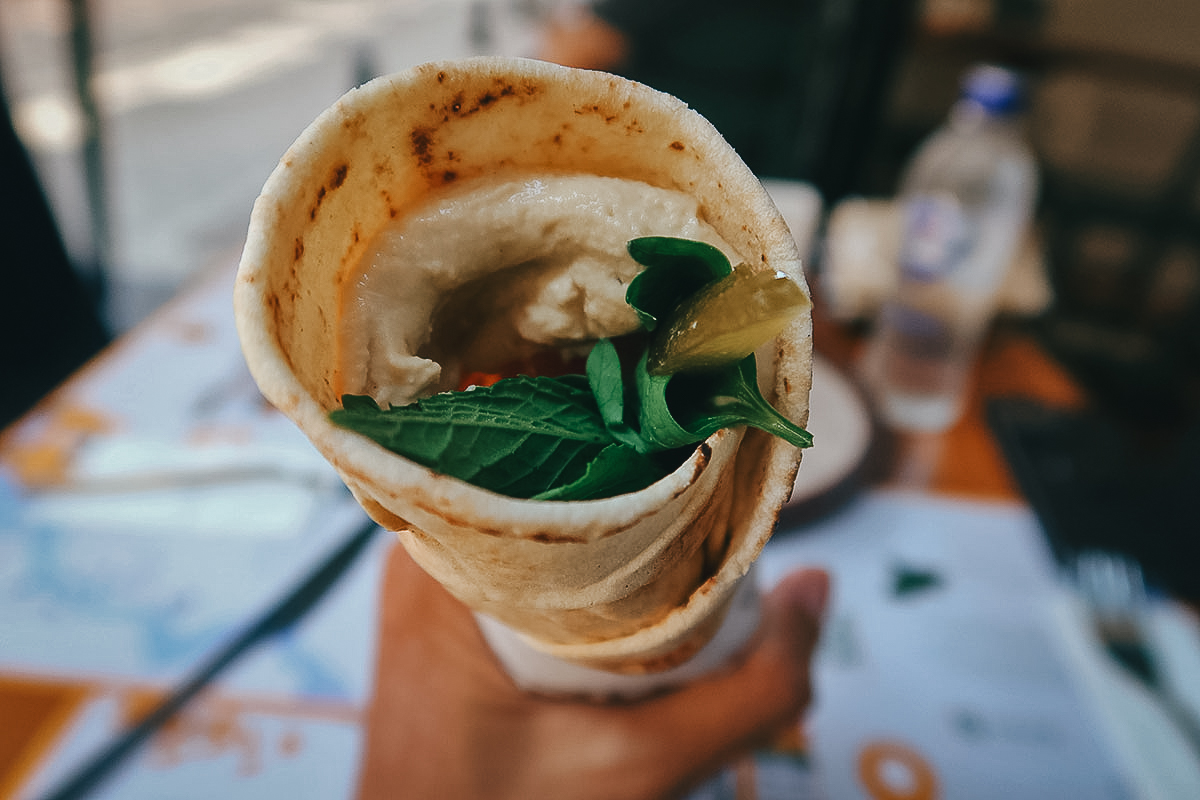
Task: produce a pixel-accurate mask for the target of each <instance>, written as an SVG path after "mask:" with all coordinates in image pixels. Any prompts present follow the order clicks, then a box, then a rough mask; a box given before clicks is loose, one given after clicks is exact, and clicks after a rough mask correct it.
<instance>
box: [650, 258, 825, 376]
mask: <svg viewBox="0 0 1200 800" xmlns="http://www.w3.org/2000/svg"><path fill="white" fill-rule="evenodd" d="M808 305H809V299H808V296H807V295H806V294H805V293H804V290H803V289H801V288H800V286H799V285H797V283H796V282H795V281H793V280H792V279H791V278H790V277H788V276H787V275H785V274H784V273H782V272H777V271H774V270H769V269H766V270H751V269H750V268H749V267H748V266H746V265H745V264H739V265H738V266H736V267H734V269H733V272H731V273H730V274H729V275H727V276H725V277H724V278H721V279H720V280H718V281H714V282H713V283H710V284H709V285H708V286H706V287H704V288H703V289H701V290H700V291H698V292H696V294H694V295H692V297H690V298H689V299H688V300H686V301H685V302H684V303H682V304H681V305H680V306H679V308H678V309H677V310H676V312H675V314H674V315H673V317H672V319H671V320H670V324H669V325H667V326H666V327H665V328H661V329H660V330H659V331H658V333H657V335H656V336H655V337H654V340H653V341H652V342H651V344H650V350H649V353H648V359H647V364H646V368H647V371H648V372H649V373H650V374H651V375H671V374H675V373H677V372H698V371H703V370H709V369H716V368H718V367H722V366H725V365H726V364H731V363H733V362H735V361H740V360H741V359H743V358H745V357H746V356H748V355H750V354H751V353H753V352H754V351H755V350H756V349H757V348H758V346H759V345H761V344H762V343H763V342H765V341H767V340H768V339H771V338H773V337H775V336H777V335H778V334H779V332H780V331H782V330H783V328H784V327H785V326H786V325H787V324H788V323H789V322H790V321H791V320H792V319H794V318H795V317H796V315H797V314H799V313H800V312H802V311H803V310H804V309H805V308H807V307H808Z"/></svg>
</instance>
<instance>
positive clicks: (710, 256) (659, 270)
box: [625, 236, 733, 331]
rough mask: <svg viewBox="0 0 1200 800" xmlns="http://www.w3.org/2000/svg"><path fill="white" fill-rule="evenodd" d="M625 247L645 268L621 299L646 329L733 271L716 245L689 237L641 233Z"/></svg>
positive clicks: (655, 324)
mask: <svg viewBox="0 0 1200 800" xmlns="http://www.w3.org/2000/svg"><path fill="white" fill-rule="evenodd" d="M625 249H626V250H628V251H629V255H630V256H632V257H633V260H634V261H636V262H638V263H639V264H641V265H642V266H645V267H647V268H648V269H644V270H642V271H641V272H639V273H638V274H637V275H636V276H635V277H634V279H633V280H632V281H630V282H629V288H627V289H626V290H625V302H626V303H628V304H629V305H630V306H632V307H633V310H634V311H636V312H637V315H638V319H639V320H641V322H642V327H644V328H645V329H646V330H648V331H652V330H654V329H655V328H657V327H658V323H659V322H660V321H661V320H664V319H666V317H667V316H668V315H669V314H671V313H672V312H673V311H674V310H675V309H676V308H677V307H678V306H679V304H680V303H682V302H683V301H684V300H686V299H687V298H688V297H690V296H691V295H693V294H695V293H696V292H698V291H700V290H701V289H703V288H704V287H705V286H707V285H708V284H710V283H712V282H713V281H715V280H719V279H721V278H724V277H725V276H726V275H728V274H730V273H731V272H732V271H733V267H732V266H730V264H729V259H728V258H726V257H725V254H724V253H722V252H721V251H720V250H719V249H717V248H716V247H713V246H712V245H711V244H706V243H705V242H696V241H692V240H691V239H677V238H674V237H671V236H643V237H641V238H640V239H633V240H631V241H630V242H629V243H628V244H626V245H625Z"/></svg>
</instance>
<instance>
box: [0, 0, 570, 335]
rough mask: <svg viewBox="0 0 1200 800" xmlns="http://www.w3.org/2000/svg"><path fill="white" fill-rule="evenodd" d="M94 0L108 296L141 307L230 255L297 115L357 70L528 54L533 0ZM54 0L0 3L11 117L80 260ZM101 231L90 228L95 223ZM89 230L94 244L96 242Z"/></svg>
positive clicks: (117, 316) (82, 212)
mask: <svg viewBox="0 0 1200 800" xmlns="http://www.w3.org/2000/svg"><path fill="white" fill-rule="evenodd" d="M90 5H91V7H92V8H93V9H95V11H94V18H93V20H92V31H93V37H94V39H95V51H96V54H95V73H94V78H93V87H94V91H95V95H96V99H97V104H98V106H99V109H100V122H101V129H100V134H101V141H102V144H103V152H104V158H103V162H102V168H103V174H104V176H105V185H106V197H107V217H108V220H109V226H108V232H107V233H108V235H107V245H106V247H107V251H108V252H107V254H105V257H104V260H105V261H106V262H107V263H108V265H109V266H108V270H107V272H108V276H107V277H108V312H109V317H110V321H111V322H112V324H113V325H114V327H116V328H117V329H125V328H127V327H129V326H130V325H131V324H133V323H135V322H136V321H138V320H139V319H141V318H142V317H144V316H145V315H146V314H147V313H148V312H149V311H151V310H153V308H154V307H155V306H156V305H158V304H159V303H160V302H161V301H163V300H164V299H166V298H167V297H169V296H170V295H171V294H173V293H174V292H175V291H176V290H177V289H178V287H180V286H181V285H183V284H185V283H186V282H187V280H189V279H190V278H191V277H192V276H194V275H195V274H196V273H197V272H199V271H201V270H204V269H206V268H208V267H210V266H212V265H213V264H215V263H217V262H219V261H220V260H222V259H224V260H227V261H228V260H232V259H233V258H234V257H235V256H236V253H237V251H238V249H239V247H240V245H241V242H242V238H243V237H244V235H245V229H246V223H247V220H248V218H249V214H250V208H251V206H252V204H253V202H254V198H255V197H256V196H257V194H258V191H259V189H260V188H261V186H262V184H263V181H264V180H265V179H266V177H267V175H268V174H269V173H270V171H271V169H272V168H273V167H274V166H275V163H276V162H277V160H278V158H279V156H280V155H282V153H283V152H284V150H285V149H286V148H287V146H288V145H289V144H290V143H291V142H292V141H293V139H295V137H296V136H297V135H298V134H299V133H300V131H301V130H302V129H303V128H304V126H305V125H307V124H308V122H310V121H311V120H312V119H313V118H314V117H315V116H316V115H317V114H318V113H320V111H321V110H322V109H324V108H325V107H326V106H328V105H329V104H330V103H332V102H333V101H334V100H336V99H337V97H338V96H340V95H341V94H342V93H343V92H345V91H346V90H347V89H349V88H351V87H352V86H354V85H355V84H356V83H357V82H359V81H360V80H361V79H362V78H364V77H366V76H369V75H371V74H380V73H384V72H391V71H394V70H397V69H402V68H404V67H407V66H410V65H413V64H417V63H421V62H423V61H429V60H434V59H439V58H451V57H459V56H464V55H470V54H472V53H482V52H486V53H502V54H513V55H528V54H530V53H532V52H533V49H534V47H535V43H536V26H535V25H534V24H532V20H533V19H534V18H535V15H536V13H537V12H538V11H539V10H544V9H545V8H547V7H548V6H550V5H551V3H549V2H545V0H541V1H540V2H539V0H524V1H522V0H173V2H171V3H162V2H159V0H107V2H104V3H92V4H90ZM67 6H68V3H67V2H66V0H21V2H11V3H10V2H5V3H3V4H0V33H2V34H3V55H4V73H5V81H6V84H7V87H8V90H9V93H10V102H11V103H12V108H13V114H14V118H15V119H16V121H17V124H18V127H19V128H20V131H21V133H22V136H23V137H24V138H25V140H26V142H27V144H28V145H29V147H30V149H31V151H32V152H33V154H34V157H35V160H36V161H37V164H38V167H39V169H40V170H41V172H42V175H43V178H44V180H45V182H46V185H47V191H48V193H49V194H50V196H51V199H52V201H53V203H54V206H55V208H56V211H57V212H58V214H59V217H60V223H61V226H62V228H63V232H64V236H65V238H66V239H67V242H68V246H69V247H70V249H71V251H72V253H73V254H75V255H76V256H77V257H78V258H79V259H80V260H83V261H87V260H92V259H94V255H95V252H94V251H95V249H96V247H95V245H94V242H95V239H94V237H93V236H92V230H91V225H90V216H89V214H88V209H87V201H86V196H87V195H86V192H85V189H84V186H85V183H84V178H83V159H82V157H81V154H80V144H81V142H82V141H83V136H84V118H83V116H82V114H81V113H80V110H79V105H78V103H77V100H76V96H75V94H74V90H73V89H72V84H71V77H70V75H71V73H70V60H69V58H70V51H69V19H68V16H67V13H66V8H67ZM101 241H103V240H101ZM102 246H103V245H102Z"/></svg>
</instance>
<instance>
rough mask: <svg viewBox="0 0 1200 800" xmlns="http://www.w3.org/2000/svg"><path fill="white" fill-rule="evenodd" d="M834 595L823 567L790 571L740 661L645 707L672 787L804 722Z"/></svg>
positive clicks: (639, 726)
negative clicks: (821, 636)
mask: <svg viewBox="0 0 1200 800" xmlns="http://www.w3.org/2000/svg"><path fill="white" fill-rule="evenodd" d="M829 593H830V580H829V575H828V574H827V573H826V572H824V571H823V570H817V569H806V570H801V571H798V572H795V573H792V574H790V575H788V576H787V577H785V578H784V579H783V580H782V581H780V583H779V585H777V586H776V587H775V588H774V589H773V590H772V591H771V592H770V593H769V594H768V595H766V596H765V597H764V598H763V601H762V603H763V608H762V611H763V617H762V623H761V625H760V633H759V638H758V640H757V642H756V644H755V645H754V647H753V649H752V650H751V651H750V652H749V653H748V654H747V655H746V657H745V659H744V660H743V661H742V663H741V664H740V665H739V666H737V667H736V668H735V669H734V670H732V671H730V672H728V673H725V674H722V675H719V676H715V677H712V678H709V679H705V680H701V681H697V682H695V683H693V684H692V685H690V686H687V687H684V688H683V689H681V690H679V691H677V692H674V693H672V694H670V695H667V696H664V697H662V698H659V699H657V700H653V701H650V702H648V703H645V704H642V705H641V706H640V707H638V710H637V717H638V718H637V721H636V730H637V731H638V734H637V736H638V738H639V739H640V740H641V741H642V743H643V747H644V748H645V749H644V752H645V753H646V757H647V758H648V759H649V760H651V761H654V762H657V766H656V769H657V770H658V772H659V773H660V774H661V775H663V776H664V778H665V779H668V780H670V781H673V782H674V783H673V784H672V785H671V786H670V787H669V788H670V790H671V791H679V790H680V789H682V788H684V787H687V786H690V785H691V784H692V783H695V782H698V781H699V780H700V779H702V778H703V777H705V776H707V775H709V774H711V773H712V772H713V771H715V770H716V769H718V768H720V767H721V766H722V765H724V764H726V763H728V762H729V761H730V760H732V759H733V758H734V757H736V756H737V755H739V754H741V753H743V752H746V751H748V750H750V749H752V748H753V747H754V746H755V745H756V744H759V743H761V742H763V741H765V740H767V739H768V738H769V737H771V736H773V735H775V734H776V733H778V732H779V730H780V729H781V727H782V726H783V725H785V724H791V723H796V722H798V721H799V717H800V714H801V712H802V711H803V710H804V708H806V707H807V706H808V703H809V701H810V699H811V695H812V688H811V683H810V671H809V667H810V662H811V659H812V654H813V651H814V649H815V648H816V644H817V640H818V637H819V632H820V625H821V618H822V616H823V614H824V611H825V606H826V604H827V602H828V598H829Z"/></svg>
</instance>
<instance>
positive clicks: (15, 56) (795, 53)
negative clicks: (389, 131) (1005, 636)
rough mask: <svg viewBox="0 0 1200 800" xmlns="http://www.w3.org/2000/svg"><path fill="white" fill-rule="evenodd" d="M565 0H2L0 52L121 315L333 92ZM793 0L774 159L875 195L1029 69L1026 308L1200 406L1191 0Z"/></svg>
mask: <svg viewBox="0 0 1200 800" xmlns="http://www.w3.org/2000/svg"><path fill="white" fill-rule="evenodd" d="M578 4H579V3H578V0H170V2H159V0H5V2H4V3H3V4H0V59H2V60H0V68H2V71H3V82H4V90H5V92H6V93H7V98H8V102H9V108H10V112H11V115H12V118H13V122H14V126H15V128H16V130H17V131H18V133H19V135H20V137H21V139H22V140H23V141H24V143H25V145H26V146H27V148H28V150H29V152H30V154H31V156H32V159H33V161H34V163H35V165H36V168H37V172H38V175H39V176H40V179H41V181H42V183H43V186H44V188H45V191H46V194H47V195H48V198H49V200H50V203H51V206H52V209H53V212H54V216H55V218H56V220H57V222H58V225H59V228H60V230H61V234H62V237H63V239H64V241H65V244H66V247H67V250H68V252H69V254H70V259H71V262H72V264H73V266H74V268H75V270H76V271H77V272H78V273H79V274H80V275H81V276H82V278H83V279H84V281H85V283H86V284H87V286H88V287H89V289H90V291H91V295H92V297H93V298H94V300H95V302H96V303H97V304H98V307H99V309H100V311H101V316H102V319H103V321H104V322H105V324H106V325H107V326H108V327H109V328H110V330H111V331H112V332H113V333H120V332H121V331H124V330H126V329H128V328H129V327H131V326H133V325H135V324H136V323H137V322H138V321H139V320H141V319H142V318H144V317H145V316H146V315H147V314H149V313H150V312H151V311H152V310H153V309H154V308H156V307H157V306H158V305H159V304H161V303H162V302H163V301H164V300H165V299H167V298H169V297H170V296H172V295H173V294H174V293H175V292H176V291H177V290H178V289H179V288H180V287H181V286H182V285H184V284H186V283H187V282H188V281H189V280H190V279H191V278H192V277H193V276H195V275H196V274H197V273H199V272H202V271H204V270H205V269H206V268H208V267H210V266H212V265H214V264H216V263H228V262H230V261H232V260H233V259H235V257H236V253H237V251H238V249H239V247H240V245H241V241H242V237H243V236H244V233H245V227H246V223H247V220H248V217H249V213H250V208H251V205H252V203H253V200H254V198H255V196H256V195H257V192H258V190H259V188H260V187H261V185H262V183H263V181H264V180H265V178H266V176H267V175H268V173H269V172H270V170H271V169H272V168H273V166H274V165H275V163H276V161H277V159H278V157H279V156H280V155H281V154H282V153H283V151H284V150H285V149H286V148H287V146H288V144H290V142H291V141H292V140H293V138H294V137H295V136H296V135H297V134H298V133H299V132H300V131H301V130H302V129H303V127H304V126H305V125H306V124H307V123H308V122H309V121H310V120H312V119H313V118H314V117H315V116H316V115H317V113H319V112H320V111H321V110H322V109H324V108H325V107H326V106H328V105H329V104H330V103H331V102H332V101H333V100H335V99H336V98H337V97H338V96H339V95H340V94H341V93H343V92H344V91H346V90H347V89H348V88H350V87H351V86H353V85H356V84H357V83H360V82H362V81H363V80H365V79H367V78H369V77H371V76H373V75H376V74H379V73H383V72H389V71H393V70H397V69H400V68H403V67H406V66H409V65H412V64H416V63H419V62H422V61H426V60H429V59H436V58H446V57H455V56H463V55H469V54H473V53H494V54H512V55H534V54H538V53H539V52H541V48H542V36H543V31H544V30H545V28H546V25H547V24H548V22H549V21H550V20H552V19H555V18H560V17H561V16H562V15H563V14H564V13H569V12H570V11H571V10H572V8H573V7H574V6H576V5H578ZM776 5H780V4H776ZM783 5H791V6H793V7H794V12H793V13H794V15H795V17H796V18H797V19H798V20H799V24H798V26H797V27H798V29H797V30H796V31H794V32H787V34H786V35H788V36H791V37H792V38H794V47H791V48H790V49H789V53H790V54H791V56H790V57H791V63H792V65H793V68H794V69H793V73H792V75H791V77H790V79H789V80H788V81H787V82H786V83H784V84H781V85H780V86H778V87H777V88H776V90H775V91H776V94H777V95H779V96H780V97H781V98H782V104H781V106H782V108H783V109H784V113H785V117H786V119H785V121H783V122H781V123H780V124H779V125H778V128H779V131H778V136H777V137H776V139H777V140H782V141H783V142H784V143H785V144H784V145H783V146H782V147H781V146H778V145H777V148H776V149H777V150H779V151H780V152H782V153H783V155H782V156H781V157H779V158H776V159H775V160H773V161H772V162H771V166H770V169H769V171H770V172H771V173H775V174H776V175H777V176H778V177H787V178H798V179H802V180H805V181H809V182H811V183H812V184H813V185H815V186H816V188H817V189H818V190H819V191H820V193H821V195H822V197H823V199H824V201H825V204H826V208H833V207H834V206H835V205H836V204H837V203H838V202H839V201H840V200H842V199H844V198H846V197H850V196H854V195H860V194H861V195H866V196H875V197H887V196H889V195H890V194H892V193H893V192H894V191H895V188H896V182H897V179H898V175H899V172H900V169H901V167H902V165H903V164H904V163H905V162H906V160H907V158H908V157H909V155H910V153H911V152H912V150H913V148H914V147H915V146H916V144H917V143H918V142H919V141H920V140H921V139H922V138H923V137H924V136H926V135H927V134H928V133H929V131H930V130H931V129H932V128H933V127H934V126H935V125H937V124H938V123H939V122H940V121H942V120H943V119H944V118H945V115H946V113H947V109H948V108H949V107H950V105H951V104H952V103H953V101H954V99H955V97H956V94H957V89H958V81H959V78H960V76H961V74H962V72H963V70H964V69H965V68H966V67H967V66H968V65H970V64H972V63H974V62H977V61H980V60H995V61H999V62H1001V63H1005V64H1007V65H1010V66H1013V67H1016V68H1018V69H1021V70H1023V71H1024V72H1025V73H1026V74H1027V75H1028V77H1029V78H1030V79H1031V81H1032V86H1033V95H1032V107H1031V115H1030V122H1031V128H1030V129H1031V135H1032V138H1033V142H1034V145H1035V147H1036V150H1037V155H1038V158H1039V162H1040V166H1041V168H1042V190H1041V196H1040V204H1039V209H1038V218H1039V232H1040V234H1041V240H1040V242H1041V248H1042V251H1041V252H1042V255H1043V256H1044V263H1045V266H1046V270H1047V273H1048V276H1049V280H1050V282H1051V284H1052V286H1053V288H1054V296H1055V302H1054V303H1053V306H1052V308H1051V309H1050V310H1049V313H1047V314H1046V315H1044V316H1042V317H1040V318H1039V320H1038V324H1039V325H1040V328H1039V330H1040V333H1041V335H1042V336H1043V340H1044V341H1045V343H1046V344H1047V347H1048V349H1049V350H1050V352H1051V353H1052V354H1054V355H1055V356H1056V357H1057V358H1058V359H1060V360H1061V361H1062V362H1063V363H1064V364H1065V365H1066V366H1067V367H1068V368H1069V369H1070V370H1071V371H1072V372H1073V374H1074V375H1075V376H1076V377H1077V378H1078V379H1080V380H1081V382H1082V383H1083V384H1084V385H1085V386H1087V387H1088V388H1089V389H1090V390H1091V391H1093V392H1094V393H1096V394H1097V396H1099V397H1101V398H1104V399H1105V401H1106V402H1107V403H1109V404H1110V405H1111V406H1113V407H1114V408H1117V409H1119V410H1120V411H1121V412H1122V413H1123V414H1125V415H1131V416H1134V417H1137V418H1139V419H1142V420H1144V421H1148V422H1154V423H1157V422H1160V421H1162V420H1164V419H1169V420H1172V421H1173V422H1178V421H1179V420H1181V419H1185V418H1190V417H1191V416H1192V415H1194V413H1195V408H1196V405H1197V396H1198V395H1200V392H1198V391H1197V382H1198V381H1197V371H1198V370H1200V322H1198V318H1200V313H1198V309H1200V243H1198V238H1200V225H1198V224H1197V222H1198V220H1197V217H1198V216H1200V182H1198V180H1197V176H1198V175H1200V133H1198V131H1200V39H1197V37H1196V36H1195V35H1194V31H1196V30H1200V5H1197V4H1196V3H1194V2H1192V0H919V1H918V0H896V1H895V2H888V1H887V0H837V1H836V2H832V1H831V2H816V1H815V0H814V1H813V2H796V3H791V4H783ZM716 48H717V49H720V48H721V43H720V42H718V43H717V45H716ZM685 99H687V98H685ZM702 110H703V109H702ZM719 127H720V126H719ZM813 263H814V268H815V269H817V270H819V268H820V264H819V261H814V262H813ZM9 268H10V269H21V266H20V265H16V264H11V265H10V267H9Z"/></svg>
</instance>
